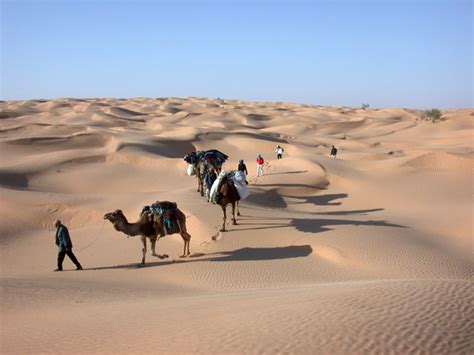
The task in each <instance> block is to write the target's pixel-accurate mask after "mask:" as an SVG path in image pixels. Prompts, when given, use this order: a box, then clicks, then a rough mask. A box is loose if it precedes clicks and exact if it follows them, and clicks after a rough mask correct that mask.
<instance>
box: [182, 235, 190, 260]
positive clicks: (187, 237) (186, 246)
mask: <svg viewBox="0 0 474 355" xmlns="http://www.w3.org/2000/svg"><path fill="white" fill-rule="evenodd" d="M181 238H183V241H184V249H183V255H181V256H180V258H185V257H186V256H189V254H191V253H190V252H189V243H190V240H191V235H190V234H189V233H188V232H186V231H182V232H181Z"/></svg>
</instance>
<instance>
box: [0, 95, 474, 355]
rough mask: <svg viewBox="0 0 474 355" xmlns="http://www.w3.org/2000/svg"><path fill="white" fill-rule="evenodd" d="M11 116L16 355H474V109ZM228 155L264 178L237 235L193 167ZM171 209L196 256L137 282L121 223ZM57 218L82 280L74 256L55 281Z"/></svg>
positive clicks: (172, 261)
mask: <svg viewBox="0 0 474 355" xmlns="http://www.w3.org/2000/svg"><path fill="white" fill-rule="evenodd" d="M0 108H1V120H0V162H1V164H0V194H1V195H0V200H1V204H0V235H1V238H0V243H1V244H0V245H1V314H0V318H1V329H0V331H1V332H0V342H1V343H0V352H1V353H4V354H5V353H17V354H25V353H50V352H51V353H114V354H116V353H302V354H303V353H306V354H314V353H323V354H368V353H398V354H407V353H438V354H439V353H463V354H467V353H474V286H473V275H474V264H473V261H472V252H473V248H472V241H473V220H474V219H473V211H474V209H473V168H474V140H473V137H474V129H473V121H474V109H458V110H454V109H453V110H444V111H443V115H444V117H445V118H446V120H444V121H442V122H439V123H432V122H429V121H426V120H424V119H422V116H423V111H419V110H411V109H400V108H396V109H368V110H362V109H354V108H349V107H323V106H312V105H301V104H291V103H269V102H245V101H239V100H223V99H206V98H159V99H151V98H136V99H56V100H30V101H4V102H1V103H0ZM277 144H280V145H282V146H283V147H284V149H285V154H284V156H283V159H281V160H276V157H275V154H274V150H275V147H276V145H277ZM332 145H335V146H336V147H337V148H338V155H337V158H336V159H332V158H330V157H329V151H330V148H331V146H332ZM212 148H215V149H219V150H221V151H222V152H224V153H226V154H228V155H229V156H230V159H229V160H228V161H227V162H226V164H225V165H224V168H225V169H227V170H230V169H235V168H236V167H237V162H238V161H239V159H244V160H245V161H246V163H247V167H248V168H249V176H248V180H249V182H250V185H249V188H250V191H251V195H250V196H249V197H248V199H246V200H245V201H241V203H240V210H241V213H242V216H241V217H239V218H238V225H236V226H234V225H232V224H231V223H230V220H228V223H229V224H228V226H227V228H228V231H227V232H225V233H221V232H219V228H220V226H221V223H222V212H221V209H220V207H219V206H217V205H213V204H210V203H207V202H206V200H205V199H204V198H202V197H200V195H199V194H198V193H197V192H196V185H197V183H196V179H195V178H194V177H189V176H187V175H186V163H185V162H184V160H183V156H184V155H185V154H186V153H188V152H191V151H194V150H203V149H212ZM258 153H260V154H262V155H263V157H264V158H265V159H266V163H265V175H264V176H263V177H259V178H258V179H257V178H256V176H255V175H256V166H255V158H256V154H258ZM157 200H169V201H176V202H177V203H178V207H179V208H180V209H182V210H183V211H184V213H185V214H186V216H187V225H188V230H189V232H190V234H191V235H192V240H191V253H192V255H191V257H189V258H184V259H181V258H179V257H178V255H179V254H180V253H181V252H182V246H183V242H182V240H181V237H180V236H179V235H174V236H167V237H166V238H162V239H160V241H159V242H158V243H157V252H158V253H166V254H168V255H169V258H168V259H164V260H160V259H157V258H155V257H152V256H151V255H150V253H148V255H147V264H146V267H142V268H138V267H137V264H138V263H139V262H140V260H141V242H140V239H139V237H134V238H127V237H126V236H125V235H124V234H121V233H119V232H117V231H115V230H114V229H113V227H112V225H111V224H110V223H109V222H108V221H104V219H103V216H104V214H105V213H106V212H110V211H113V210H115V209H122V210H123V212H124V213H125V215H126V216H127V217H128V218H129V220H130V221H135V220H136V219H138V215H139V212H140V211H141V209H142V207H143V206H144V205H147V204H151V203H153V202H155V201H157ZM55 219H61V220H62V221H63V222H64V223H65V224H66V225H67V226H68V227H69V229H70V232H71V237H72V241H73V244H74V249H73V250H74V252H75V254H76V256H77V257H78V259H79V260H80V262H81V263H82V265H83V267H84V270H83V271H75V268H74V265H73V264H72V263H71V262H70V260H69V259H68V258H67V257H66V260H65V261H64V268H65V271H63V272H52V271H53V269H54V268H55V267H56V255H57V249H56V246H55V245H54V228H53V225H52V223H53V221H54V220H55Z"/></svg>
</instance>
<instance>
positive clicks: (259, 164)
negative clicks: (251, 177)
mask: <svg viewBox="0 0 474 355" xmlns="http://www.w3.org/2000/svg"><path fill="white" fill-rule="evenodd" d="M264 162H265V160H264V159H263V157H262V155H261V154H259V155H258V156H257V177H258V176H263V163H264Z"/></svg>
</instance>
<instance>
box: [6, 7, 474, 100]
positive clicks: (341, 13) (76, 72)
mask: <svg viewBox="0 0 474 355" xmlns="http://www.w3.org/2000/svg"><path fill="white" fill-rule="evenodd" d="M472 22H473V3H472V1H469V0H431V1H430V0H412V1H408V0H399V1H395V0H379V1H359V0H353V1H349V0H346V1H344V0H333V1H329V0H327V1H304V0H301V1H298V0H296V1H289V0H288V1H265V0H262V1H239V0H235V1H225V0H223V1H179V0H178V1H146V0H143V1H139V0H137V1H132V0H129V1H98V0H96V1H87V0H83V1H74V0H69V1H67V0H63V1H61V0H56V1H54V0H53V1H42V0H36V1H21V0H17V1H8V0H1V35H2V37H1V47H0V50H1V53H2V56H1V60H2V61H1V69H2V71H1V93H0V96H1V98H2V99H7V100H11V99H31V98H55V97H138V96H145V97H167V96H179V97H186V96H206V97H221V98H228V99H234V98H239V99H245V100H252V101H290V102H299V103H308V104H319V105H347V106H360V105H361V104H362V103H369V104H370V105H371V106H372V107H416V108H431V107H440V108H444V107H472V106H474V103H473V53H472V50H473V24H472Z"/></svg>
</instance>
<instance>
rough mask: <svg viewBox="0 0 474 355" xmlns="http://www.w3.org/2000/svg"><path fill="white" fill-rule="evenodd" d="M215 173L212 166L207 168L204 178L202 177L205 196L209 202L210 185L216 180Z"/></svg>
mask: <svg viewBox="0 0 474 355" xmlns="http://www.w3.org/2000/svg"><path fill="white" fill-rule="evenodd" d="M216 179H217V175H216V172H215V171H214V169H213V168H212V167H210V168H209V170H208V171H207V174H206V178H205V179H204V180H205V182H206V197H207V202H211V187H212V185H213V184H214V181H216Z"/></svg>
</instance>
